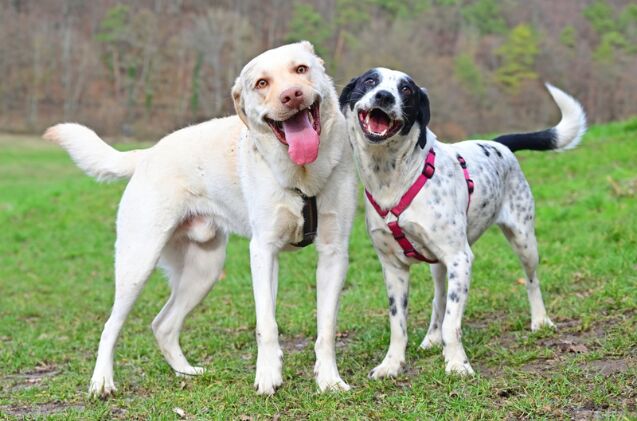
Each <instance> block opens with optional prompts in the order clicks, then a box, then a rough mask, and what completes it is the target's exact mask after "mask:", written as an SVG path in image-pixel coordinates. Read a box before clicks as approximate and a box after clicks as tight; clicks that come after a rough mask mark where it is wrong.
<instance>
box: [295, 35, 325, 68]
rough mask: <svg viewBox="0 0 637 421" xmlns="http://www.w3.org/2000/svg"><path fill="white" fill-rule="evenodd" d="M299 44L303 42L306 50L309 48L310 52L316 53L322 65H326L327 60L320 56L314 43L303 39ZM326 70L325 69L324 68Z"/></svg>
mask: <svg viewBox="0 0 637 421" xmlns="http://www.w3.org/2000/svg"><path fill="white" fill-rule="evenodd" d="M299 44H301V46H303V48H305V49H306V50H308V51H309V52H310V53H312V54H314V55H315V56H316V58H317V59H318V61H319V63H320V64H321V66H323V67H324V66H325V62H324V61H323V59H322V58H320V57H319V56H318V55H317V54H316V51H314V45H312V43H311V42H310V41H301V42H300V43H299ZM323 70H325V69H323Z"/></svg>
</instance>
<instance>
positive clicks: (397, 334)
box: [369, 258, 409, 379]
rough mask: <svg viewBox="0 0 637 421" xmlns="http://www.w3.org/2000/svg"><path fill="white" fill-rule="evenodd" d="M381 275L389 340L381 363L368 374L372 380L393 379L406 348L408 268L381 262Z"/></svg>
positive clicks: (399, 367) (399, 368)
mask: <svg viewBox="0 0 637 421" xmlns="http://www.w3.org/2000/svg"><path fill="white" fill-rule="evenodd" d="M381 264H382V266H383V274H384V276H385V286H386V287H387V297H388V298H389V324H390V330H391V339H390V343H389V350H388V351H387V355H385V359H383V362H382V363H381V364H380V365H379V366H377V367H376V368H374V369H373V370H372V371H370V373H369V377H370V378H372V379H380V378H383V377H395V376H397V375H398V373H400V371H401V370H402V367H403V365H404V364H405V349H406V348H407V304H408V300H409V267H408V266H405V265H401V264H399V263H398V262H396V263H389V262H383V259H382V258H381Z"/></svg>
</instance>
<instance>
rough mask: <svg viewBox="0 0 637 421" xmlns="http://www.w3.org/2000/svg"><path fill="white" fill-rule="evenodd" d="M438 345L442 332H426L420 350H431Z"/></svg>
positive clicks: (440, 343)
mask: <svg viewBox="0 0 637 421" xmlns="http://www.w3.org/2000/svg"><path fill="white" fill-rule="evenodd" d="M440 345H442V332H441V331H440V330H434V331H433V332H427V334H426V335H425V339H423V340H422V342H421V343H420V348H422V349H431V348H435V347H437V346H440Z"/></svg>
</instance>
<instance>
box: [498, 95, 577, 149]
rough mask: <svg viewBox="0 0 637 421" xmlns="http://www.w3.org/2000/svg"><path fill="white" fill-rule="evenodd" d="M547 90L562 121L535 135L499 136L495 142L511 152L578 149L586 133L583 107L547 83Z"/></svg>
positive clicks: (534, 133)
mask: <svg viewBox="0 0 637 421" xmlns="http://www.w3.org/2000/svg"><path fill="white" fill-rule="evenodd" d="M546 88H547V89H548V90H549V93H550V94H551V96H552V97H553V100H554V101H555V103H556V104H557V106H558V107H559V109H560V111H561V112H562V120H560V122H559V124H558V125H557V126H555V127H552V128H550V129H546V130H542V131H539V132H533V133H515V134H505V135H502V136H498V137H496V138H495V139H493V140H494V141H496V142H498V143H502V144H503V145H505V146H506V147H507V148H509V149H511V151H513V152H515V151H519V150H523V149H530V150H535V151H548V150H558V151H564V150H567V149H573V148H574V147H576V146H577V145H578V144H579V142H580V140H581V139H582V136H583V135H584V132H586V113H585V112H584V109H583V108H582V105H581V104H580V103H579V102H578V101H577V100H576V99H575V98H573V97H572V96H570V95H569V94H567V93H566V92H564V91H562V90H560V89H558V88H556V87H555V86H553V85H551V84H549V83H547V84H546Z"/></svg>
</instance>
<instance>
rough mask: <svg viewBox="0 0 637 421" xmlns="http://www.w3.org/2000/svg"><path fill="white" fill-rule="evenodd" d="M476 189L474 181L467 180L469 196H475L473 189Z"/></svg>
mask: <svg viewBox="0 0 637 421" xmlns="http://www.w3.org/2000/svg"><path fill="white" fill-rule="evenodd" d="M474 188H475V183H474V182H473V180H472V179H470V178H467V189H469V194H470V195H471V194H473V189H474Z"/></svg>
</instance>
